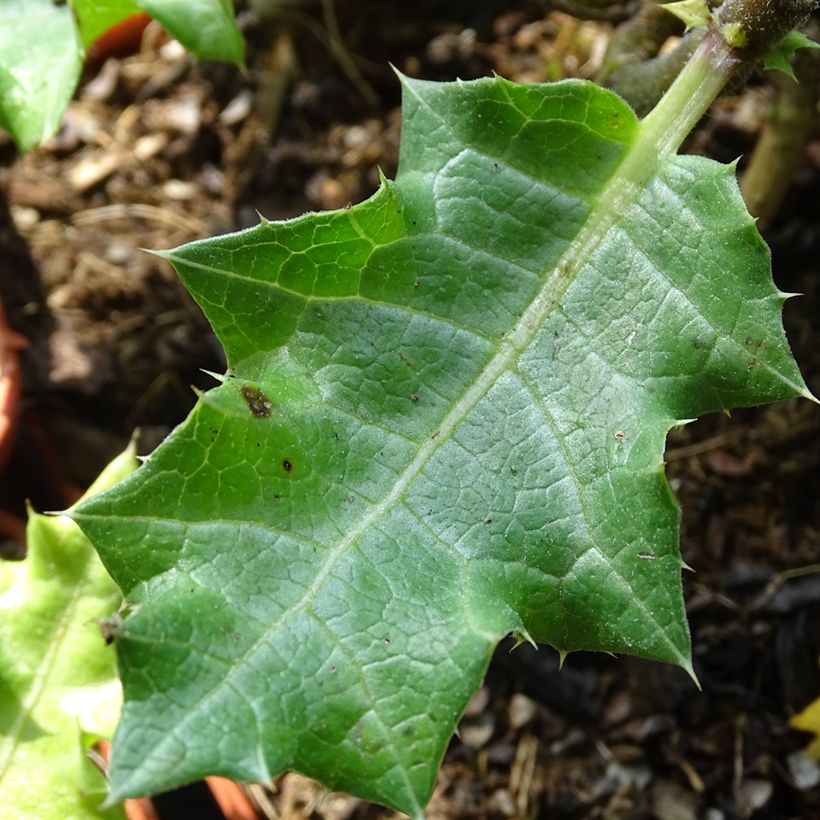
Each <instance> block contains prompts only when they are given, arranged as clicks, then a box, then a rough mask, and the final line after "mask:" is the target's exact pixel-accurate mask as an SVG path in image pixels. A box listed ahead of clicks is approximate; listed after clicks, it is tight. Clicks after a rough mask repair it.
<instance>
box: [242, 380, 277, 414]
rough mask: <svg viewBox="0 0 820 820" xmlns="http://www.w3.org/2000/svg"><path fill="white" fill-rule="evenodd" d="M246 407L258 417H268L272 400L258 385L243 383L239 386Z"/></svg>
mask: <svg viewBox="0 0 820 820" xmlns="http://www.w3.org/2000/svg"><path fill="white" fill-rule="evenodd" d="M239 392H240V393H241V395H242V398H243V399H244V400H245V404H247V405H248V409H249V410H250V411H251V413H253V415H254V416H256V418H258V419H268V418H270V414H271V409H272V408H273V402H272V401H271V400H270V399H269V398H268V397H267V396H266V395H265V393H263V392H262V391H261V390H260V389H259V388H258V387H252V386H251V385H248V384H245V385H243V386H242V387H240V388H239Z"/></svg>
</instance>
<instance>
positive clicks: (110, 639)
mask: <svg viewBox="0 0 820 820" xmlns="http://www.w3.org/2000/svg"><path fill="white" fill-rule="evenodd" d="M97 628H98V629H99V630H100V635H102V636H103V640H104V641H105V645H106V646H111V644H112V643H114V641H116V640H117V635H119V632H120V629H121V628H122V618H121V617H120V616H119V615H116V614H115V615H111V616H109V617H108V618H99V619H98V620H97Z"/></svg>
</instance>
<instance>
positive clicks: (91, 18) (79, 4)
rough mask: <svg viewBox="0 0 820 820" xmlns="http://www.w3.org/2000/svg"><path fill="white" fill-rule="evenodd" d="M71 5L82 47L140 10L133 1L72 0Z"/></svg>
mask: <svg viewBox="0 0 820 820" xmlns="http://www.w3.org/2000/svg"><path fill="white" fill-rule="evenodd" d="M72 5H73V6H74V11H75V13H76V15H77V23H78V25H79V27H80V35H81V38H82V43H83V46H84V47H88V46H89V45H91V43H93V42H94V41H95V40H96V39H97V38H98V37H99V36H100V35H102V34H104V33H105V32H106V31H108V29H110V28H112V27H113V26H115V25H117V23H121V22H122V21H123V20H125V19H126V18H128V17H130V16H131V15H132V14H136V13H137V12H139V10H140V8H139V6H138V5H137V4H136V3H135V2H133V0H72Z"/></svg>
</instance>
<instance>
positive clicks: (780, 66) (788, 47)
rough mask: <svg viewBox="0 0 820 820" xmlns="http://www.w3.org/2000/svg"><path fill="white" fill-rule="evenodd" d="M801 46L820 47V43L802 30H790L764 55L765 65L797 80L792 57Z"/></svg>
mask: <svg viewBox="0 0 820 820" xmlns="http://www.w3.org/2000/svg"><path fill="white" fill-rule="evenodd" d="M801 48H820V43H815V42H814V40H812V39H810V38H809V37H807V36H806V35H805V34H803V32H802V31H790V32H789V33H788V34H787V35H786V36H785V37H783V39H781V40H779V41H778V42H777V43H776V44H775V45H774V47H773V48H772V49H771V51H769V53H768V54H766V55H765V56H764V58H763V67H764V68H767V69H770V70H773V71H782V72H783V73H784V74H785V75H786V76H787V77H791V79H792V80H794V81H795V82H797V77H795V76H794V69H793V68H792V59H793V58H794V55H795V53H796V52H797V51H799V50H800V49H801Z"/></svg>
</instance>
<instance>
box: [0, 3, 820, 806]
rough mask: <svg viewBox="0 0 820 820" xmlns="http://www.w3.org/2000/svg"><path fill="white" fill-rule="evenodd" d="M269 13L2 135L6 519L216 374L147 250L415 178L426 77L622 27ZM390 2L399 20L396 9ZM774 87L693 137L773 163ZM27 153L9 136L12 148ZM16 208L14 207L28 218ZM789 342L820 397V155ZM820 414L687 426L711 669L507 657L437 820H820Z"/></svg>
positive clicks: (521, 19)
mask: <svg viewBox="0 0 820 820" xmlns="http://www.w3.org/2000/svg"><path fill="white" fill-rule="evenodd" d="M285 5H286V7H287V8H288V9H290V11H288V12H287V13H283V14H282V15H281V16H279V17H277V18H276V19H272V20H269V21H266V22H264V23H260V22H258V21H255V19H254V18H253V16H252V15H250V14H248V13H243V15H242V19H243V21H244V23H245V25H246V35H247V38H248V42H249V71H248V74H247V75H242V74H241V73H239V72H238V71H236V70H235V69H233V68H230V67H226V66H220V65H213V64H202V65H195V64H194V63H193V62H192V61H191V59H190V58H189V57H187V56H186V55H185V54H184V53H183V52H182V51H181V50H180V49H178V48H177V47H176V46H175V44H169V43H168V41H167V39H166V38H165V37H164V35H163V34H162V33H161V32H160V31H159V30H158V29H156V28H154V27H153V26H151V27H149V29H148V31H147V32H146V36H145V38H144V40H143V46H142V50H141V51H140V52H139V53H137V54H134V55H131V56H128V57H125V58H122V59H112V60H110V61H109V62H108V63H106V64H105V65H104V66H103V67H102V68H97V69H95V70H93V71H92V70H89V71H88V72H87V75H86V76H85V78H84V80H83V83H82V86H81V88H80V90H79V92H78V99H77V101H76V102H75V103H74V104H73V105H72V106H71V108H70V110H69V112H68V115H67V117H66V120H65V124H64V126H63V128H62V130H61V131H60V133H59V134H58V135H57V136H56V137H54V138H53V139H52V140H50V141H49V142H48V143H47V144H46V145H45V146H43V147H42V148H40V149H38V150H36V151H33V152H31V153H29V154H28V155H26V156H24V157H22V158H19V157H16V155H15V152H14V150H13V147H12V146H11V145H10V143H8V142H2V141H0V185H2V191H3V193H4V194H5V197H6V200H7V203H5V204H3V205H2V206H0V242H2V246H3V253H2V255H1V256H0V293H1V295H2V299H3V301H4V303H5V305H6V309H7V312H8V314H9V318H10V323H11V324H12V326H13V327H14V328H15V329H16V330H17V331H19V332H20V333H22V334H24V335H25V336H26V337H27V338H28V339H29V341H30V347H29V349H28V352H27V355H26V359H25V379H26V382H25V399H24V408H23V411H24V415H23V424H22V427H21V429H20V433H19V440H18V444H17V447H16V451H15V453H14V455H13V457H12V459H11V460H10V462H9V463H8V464H7V465H6V467H5V470H4V473H3V475H2V477H0V506H2V507H3V508H5V509H7V510H12V511H14V512H16V513H18V514H21V515H22V513H23V502H24V499H25V498H26V497H30V498H32V499H33V501H34V504H35V506H36V507H38V508H41V509H42V508H51V509H53V508H56V507H60V506H62V505H64V504H65V503H66V501H67V500H70V499H71V498H72V496H73V495H74V494H75V493H76V491H77V490H78V489H79V488H82V487H84V486H85V485H87V484H88V483H89V481H90V480H91V479H92V478H93V477H94V476H95V475H96V473H97V472H98V471H99V469H100V468H101V467H102V466H103V465H104V464H105V463H106V462H107V460H108V459H110V458H111V457H112V456H113V455H114V454H116V453H117V452H118V451H119V450H120V449H121V448H122V447H123V445H124V444H125V442H126V441H127V439H128V437H129V436H130V435H131V432H132V430H133V429H134V428H135V427H139V428H140V429H141V431H142V433H141V436H142V439H141V443H142V448H143V450H147V449H150V448H151V447H153V446H154V445H155V444H156V443H157V442H158V441H160V440H161V439H162V437H163V436H164V435H166V434H167V433H168V431H169V430H170V429H172V427H173V426H174V425H176V424H178V423H179V422H180V421H181V420H182V419H183V418H184V417H185V415H186V413H187V411H188V410H189V409H190V407H191V406H192V405H193V402H194V394H193V392H192V390H191V389H190V386H191V385H194V386H199V387H203V388H204V387H207V386H209V379H208V377H207V376H205V375H204V374H203V373H202V372H201V369H205V370H211V371H219V370H220V369H222V368H223V367H224V361H223V358H222V353H221V351H220V349H219V346H218V344H217V342H216V341H215V339H214V337H213V334H212V333H211V331H210V330H209V327H208V325H207V323H206V322H205V320H204V319H203V317H202V316H201V314H200V312H199V310H198V308H197V307H196V306H195V304H194V303H193V301H192V300H191V299H190V298H189V297H188V296H187V294H186V293H185V291H184V289H183V288H182V287H181V285H180V284H179V283H178V281H177V279H176V277H175V275H174V274H173V272H172V271H171V269H170V267H169V266H168V265H167V264H165V263H164V262H162V261H161V260H160V259H158V258H157V257H155V256H151V255H149V254H146V253H142V252H140V251H139V249H140V248H168V247H172V246H174V245H178V244H180V243H182V242H185V241H188V240H191V239H194V238H199V237H204V236H208V235H212V234H215V233H218V232H224V231H226V230H233V229H235V228H237V227H244V226H247V225H249V224H253V223H255V222H256V220H257V216H256V211H257V210H258V211H259V212H261V213H263V214H264V215H265V216H266V217H268V218H271V219H274V218H282V217H287V216H293V215H296V214H299V213H302V212H304V211H305V210H318V209H324V208H335V207H340V206H342V205H344V204H346V203H347V202H356V201H359V200H361V199H363V198H365V197H366V196H368V195H369V194H370V193H372V192H373V190H374V189H375V187H376V185H377V182H378V172H379V168H381V169H382V170H383V171H384V172H385V173H386V174H387V175H388V176H390V175H392V174H393V173H394V172H395V168H396V163H397V157H398V139H399V126H400V112H399V108H398V105H399V89H398V82H397V80H396V78H395V75H394V74H393V73H392V71H391V70H390V68H389V66H388V63H390V62H392V63H393V64H394V65H395V66H397V67H398V68H399V69H400V70H401V71H403V72H406V73H408V74H410V75H413V76H420V77H426V78H431V79H453V78H454V77H456V76H458V77H461V78H463V79H469V78H472V77H476V76H482V75H486V74H488V73H489V72H491V71H493V70H494V71H497V72H498V73H499V74H502V75H504V76H507V77H510V78H511V79H515V80H519V81H523V82H528V81H542V80H551V79H556V78H558V77H561V76H591V75H592V74H593V73H594V72H595V70H596V68H597V67H598V65H600V61H601V59H602V56H603V52H604V49H605V47H606V43H607V40H608V37H609V35H610V32H611V27H610V25H609V24H606V23H579V22H578V21H575V20H573V19H572V18H570V17H568V16H566V15H563V14H560V13H556V12H551V13H547V12H545V11H544V10H543V6H542V5H541V4H539V3H534V2H533V3H527V2H513V3H501V2H470V3H468V2H452V3H435V2H430V0H417V1H416V2H415V3H401V4H398V3H397V4H382V3H376V2H362V3H359V4H354V3H349V2H347V3H343V2H339V3H338V4H337V12H338V27H339V32H340V35H339V36H337V35H336V34H335V33H334V30H333V29H334V26H333V23H332V21H328V19H326V18H325V17H323V14H322V11H321V9H320V8H319V7H318V4H316V5H315V6H314V5H313V4H311V3H310V2H305V3H298V2H292V3H289V4H285ZM384 6H391V7H393V8H391V11H390V13H389V14H388V13H387V12H386V11H385V8H384ZM768 93H769V92H768V91H767V88H766V86H765V85H763V84H761V83H760V81H757V85H756V87H755V88H754V89H752V90H751V91H749V92H747V93H745V94H744V95H743V96H742V97H735V98H729V99H726V100H723V101H721V102H720V103H719V104H718V107H717V109H716V111H715V112H714V113H713V115H712V116H711V118H710V119H709V120H708V121H707V122H705V123H704V125H703V127H702V129H701V130H700V132H699V133H698V134H697V135H695V137H694V138H693V140H692V148H693V150H697V151H701V152H705V153H709V154H711V155H713V156H715V157H717V158H720V159H727V160H730V159H733V158H734V157H736V156H738V155H739V154H741V153H743V152H745V151H748V150H749V149H750V148H751V146H752V145H753V143H754V139H755V136H756V133H757V131H758V130H759V128H760V127H761V124H762V121H763V118H764V116H765V109H766V102H767V99H768V97H767V94H768ZM2 139H3V138H0V140H2ZM6 205H7V206H8V207H7V208H6ZM767 239H769V241H770V243H771V244H772V248H773V260H774V273H775V279H776V281H777V283H778V285H779V286H780V287H781V288H783V289H784V290H787V291H795V292H800V293H803V294H805V296H804V297H803V298H801V299H795V300H792V301H791V302H789V303H788V304H787V306H786V315H785V321H786V325H787V330H788V334H789V338H790V339H791V342H792V345H793V347H794V350H795V354H796V357H797V359H798V361H799V362H800V363H801V366H802V368H803V371H804V373H805V375H806V379H807V382H808V383H809V386H810V387H811V388H812V389H813V390H814V391H815V393H820V345H818V344H817V334H816V328H814V327H813V326H812V322H813V321H814V319H815V317H816V316H817V315H818V311H819V310H820V268H819V266H820V261H819V260H820V140H818V139H817V138H815V140H814V141H813V142H812V143H811V144H810V145H809V146H808V149H807V152H806V157H805V161H804V162H803V164H802V166H801V168H800V171H799V173H798V175H797V177H796V179H795V181H794V184H793V186H792V190H791V191H790V193H789V196H788V199H787V201H786V203H785V205H784V207H783V209H782V211H781V214H780V216H779V217H778V219H777V221H776V222H775V223H774V224H773V225H772V226H771V228H770V229H769V230H768V235H767ZM818 432H820V413H818V411H817V408H816V407H815V406H814V405H812V404H810V403H809V402H807V401H799V402H798V401H796V402H787V403H784V404H779V405H776V406H772V407H767V408H763V409H753V410H744V411H739V412H736V413H734V414H733V415H732V416H731V417H729V416H713V417H709V418H706V419H703V420H701V421H698V422H696V423H694V424H692V425H690V426H689V427H687V428H685V429H684V430H682V431H679V432H676V433H674V434H673V435H672V436H671V438H670V443H669V447H670V449H669V454H668V462H669V474H670V477H671V480H672V483H673V487H674V488H675V489H676V491H677V493H678V496H679V498H680V500H681V505H682V508H683V524H682V530H683V531H682V550H683V556H684V559H685V560H686V562H687V563H688V564H689V565H690V566H691V567H693V568H694V570H695V571H694V572H692V573H687V574H686V576H685V578H684V586H685V592H686V597H687V601H688V608H689V615H690V619H691V626H692V634H693V643H694V654H695V669H696V671H697V674H698V676H699V678H700V683H701V686H702V691H698V689H697V688H696V687H695V686H694V684H693V683H692V681H691V680H690V679H689V678H688V677H687V676H686V674H685V673H684V672H682V671H680V670H677V669H674V668H670V667H666V666H662V665H659V664H653V663H648V662H643V661H640V660H636V659H631V658H618V659H616V658H611V657H608V656H594V655H587V654H584V653H578V654H577V655H571V656H570V657H569V658H568V660H567V662H566V664H565V667H564V669H563V671H561V672H559V671H558V660H557V656H556V654H555V653H554V652H553V651H552V650H551V649H548V648H542V649H541V650H539V651H538V652H535V651H533V650H532V649H530V648H528V647H526V646H523V647H520V648H518V649H516V650H515V651H510V647H509V646H503V647H501V648H500V649H499V650H498V652H497V654H496V658H495V659H494V661H493V664H492V666H491V668H490V671H489V674H488V676H487V680H486V683H485V686H484V687H483V688H482V690H481V691H480V692H479V693H478V695H477V696H476V697H475V699H474V700H473V702H472V703H471V705H470V708H469V709H468V712H467V715H466V716H465V718H464V721H463V724H462V727H461V731H460V738H457V739H454V740H453V742H452V744H451V746H450V749H449V751H448V754H447V757H446V759H445V761H444V764H443V768H442V770H441V774H440V780H439V788H438V790H437V791H436V794H435V796H434V798H433V801H432V803H431V806H430V812H429V816H430V817H431V818H485V817H486V818H491V817H492V818H494V817H516V818H534V817H566V818H643V817H656V818H659V819H660V820H687V819H688V818H708V820H720V818H726V819H727V820H729V819H730V818H746V817H755V818H773V819H774V818H777V820H781V818H811V817H820V788H818V785H817V782H818V780H820V769H818V768H817V765H816V764H814V763H813V762H812V761H810V760H808V759H805V758H803V757H801V755H800V750H801V749H802V748H803V747H804V746H805V744H806V742H807V737H806V736H805V735H802V734H799V733H797V732H795V731H793V730H791V729H790V728H789V723H788V721H789V717H790V716H791V715H793V714H794V713H795V712H796V711H798V710H799V709H801V708H802V707H803V706H805V705H806V704H807V703H808V702H809V701H811V700H812V699H814V698H815V697H817V696H818V695H820V672H818V663H817V659H818V655H819V654H820V506H818V504H817V498H818V495H820V438H819V437H818ZM275 785H276V792H275V793H274V792H262V791H260V790H255V791H254V799H255V800H256V801H257V802H259V803H260V804H262V810H263V811H265V812H266V813H267V815H268V816H271V817H282V818H303V817H322V818H339V819H340V818H347V817H350V818H376V817H388V816H394V815H392V813H390V812H387V811H386V810H383V809H379V808H377V807H373V806H368V805H367V804H364V803H362V802H361V801H357V800H354V799H352V798H348V797H346V796H338V795H330V796H328V795H326V794H325V793H324V792H323V791H322V789H321V788H320V787H319V786H318V785H316V784H314V783H313V782H312V781H308V780H307V779H305V778H302V777H299V776H296V775H287V776H283V777H280V778H277V780H276V784H275Z"/></svg>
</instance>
